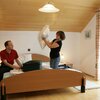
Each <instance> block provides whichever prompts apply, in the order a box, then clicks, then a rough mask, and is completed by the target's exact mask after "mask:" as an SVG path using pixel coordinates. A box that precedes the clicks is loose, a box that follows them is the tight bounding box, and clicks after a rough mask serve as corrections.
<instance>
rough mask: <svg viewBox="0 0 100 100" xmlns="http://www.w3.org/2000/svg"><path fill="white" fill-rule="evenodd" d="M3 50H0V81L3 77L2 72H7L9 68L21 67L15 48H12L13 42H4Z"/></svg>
mask: <svg viewBox="0 0 100 100" xmlns="http://www.w3.org/2000/svg"><path fill="white" fill-rule="evenodd" d="M4 46H5V50H2V51H1V52H0V57H1V61H2V62H1V67H0V81H1V80H2V79H3V74H4V73H5V72H9V71H10V70H12V69H13V68H14V69H20V68H21V67H22V64H21V63H20V61H19V60H18V54H17V52H16V50H14V49H13V44H12V42H11V41H10V40H9V41H6V42H5V43H4ZM14 60H15V61H16V63H17V64H18V66H17V65H13V64H14Z"/></svg>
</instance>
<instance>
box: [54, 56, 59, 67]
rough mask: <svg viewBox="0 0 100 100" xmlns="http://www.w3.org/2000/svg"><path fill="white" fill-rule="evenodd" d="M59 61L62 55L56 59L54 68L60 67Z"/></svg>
mask: <svg viewBox="0 0 100 100" xmlns="http://www.w3.org/2000/svg"><path fill="white" fill-rule="evenodd" d="M59 62H60V57H57V58H55V59H54V69H57V68H58V65H59Z"/></svg>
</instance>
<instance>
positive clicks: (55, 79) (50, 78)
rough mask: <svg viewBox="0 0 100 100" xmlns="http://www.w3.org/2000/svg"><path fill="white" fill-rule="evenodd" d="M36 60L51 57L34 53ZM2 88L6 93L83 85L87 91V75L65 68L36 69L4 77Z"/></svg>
mask: <svg viewBox="0 0 100 100" xmlns="http://www.w3.org/2000/svg"><path fill="white" fill-rule="evenodd" d="M32 58H33V59H35V60H42V61H49V58H48V57H47V56H44V55H40V54H32ZM0 84H1V90H2V94H3V96H4V95H5V93H6V94H13V93H22V92H31V91H40V90H49V89H58V88H65V87H74V86H81V92H85V76H84V74H83V73H82V72H79V71H74V70H65V69H60V70H59V69H46V70H34V71H29V72H25V73H22V74H18V75H14V76H12V77H9V78H6V79H3V80H2V82H1V83H0Z"/></svg>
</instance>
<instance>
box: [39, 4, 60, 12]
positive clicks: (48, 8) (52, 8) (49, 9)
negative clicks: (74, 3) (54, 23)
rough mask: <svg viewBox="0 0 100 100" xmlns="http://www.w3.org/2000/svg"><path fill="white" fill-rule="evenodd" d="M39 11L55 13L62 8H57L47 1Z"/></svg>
mask: <svg viewBox="0 0 100 100" xmlns="http://www.w3.org/2000/svg"><path fill="white" fill-rule="evenodd" d="M39 11H40V12H45V13H55V12H59V11H60V10H59V9H58V8H56V7H55V6H54V5H53V4H51V3H47V4H46V5H44V6H43V7H42V8H40V9H39Z"/></svg>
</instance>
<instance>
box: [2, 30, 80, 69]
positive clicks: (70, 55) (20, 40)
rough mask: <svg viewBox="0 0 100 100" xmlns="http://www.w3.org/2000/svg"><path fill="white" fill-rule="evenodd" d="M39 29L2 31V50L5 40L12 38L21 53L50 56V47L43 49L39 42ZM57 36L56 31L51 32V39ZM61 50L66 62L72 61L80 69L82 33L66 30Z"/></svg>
mask: <svg viewBox="0 0 100 100" xmlns="http://www.w3.org/2000/svg"><path fill="white" fill-rule="evenodd" d="M38 33H39V32H38V31H0V50H2V49H4V45H3V44H4V42H5V41H6V40H12V41H13V44H14V48H15V49H16V50H17V51H18V52H19V53H29V52H28V51H27V49H28V48H30V49H31V51H30V53H40V54H44V55H48V56H49V51H50V50H49V48H48V47H45V48H44V49H41V47H40V45H39V42H38ZM54 37H55V32H51V33H50V35H49V40H52V39H53V38H54ZM61 52H62V53H63V55H64V57H65V61H66V62H72V63H73V65H74V67H75V68H77V69H79V65H80V33H78V32H76V33H74V32H66V40H64V41H63V47H62V50H61Z"/></svg>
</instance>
